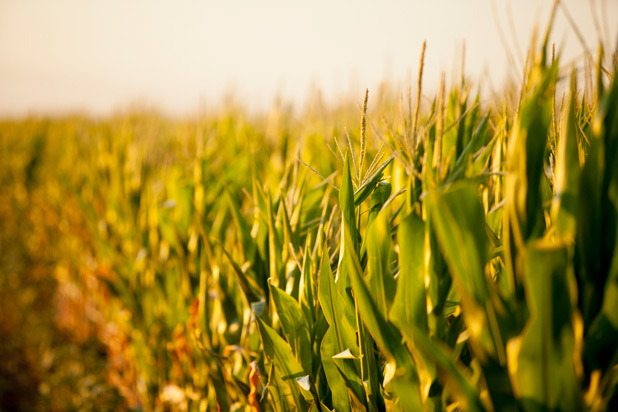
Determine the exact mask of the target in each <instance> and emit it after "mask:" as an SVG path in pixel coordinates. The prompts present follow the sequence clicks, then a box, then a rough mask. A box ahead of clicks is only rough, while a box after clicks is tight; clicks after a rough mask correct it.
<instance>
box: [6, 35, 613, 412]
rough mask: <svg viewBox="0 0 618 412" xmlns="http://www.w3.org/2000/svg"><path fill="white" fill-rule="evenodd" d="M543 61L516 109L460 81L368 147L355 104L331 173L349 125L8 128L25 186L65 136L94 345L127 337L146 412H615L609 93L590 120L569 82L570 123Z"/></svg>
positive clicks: (63, 180)
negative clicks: (92, 306) (90, 281)
mask: <svg viewBox="0 0 618 412" xmlns="http://www.w3.org/2000/svg"><path fill="white" fill-rule="evenodd" d="M545 50H546V45H544V46H543V48H542V50H541V53H540V56H538V55H537V54H535V53H531V56H530V59H529V62H530V63H529V65H528V67H527V68H526V76H525V81H524V84H523V85H522V89H521V91H520V96H521V99H520V101H519V102H518V103H517V105H513V106H510V105H509V104H508V102H498V103H500V104H501V108H500V110H495V109H492V108H488V107H484V106H483V105H481V104H480V99H479V98H478V97H476V98H474V99H471V98H469V95H470V87H469V86H468V85H467V84H466V82H465V80H462V82H461V84H460V85H458V86H456V87H453V88H452V90H451V91H450V92H449V93H448V97H446V96H444V95H441V94H444V93H439V95H438V96H436V99H435V101H434V103H433V105H432V107H431V110H430V111H429V112H428V113H427V114H426V115H425V116H421V117H419V118H418V119H415V120H414V122H413V119H411V118H405V119H404V120H403V122H402V123H403V125H402V126H400V127H399V128H393V126H392V125H391V123H390V122H389V121H385V122H384V123H385V124H384V125H379V126H374V130H375V132H376V133H375V134H376V135H379V137H380V139H373V138H369V137H368V136H367V131H366V130H365V125H366V123H367V122H368V121H369V122H371V117H370V116H371V114H372V113H371V111H369V112H368V109H367V99H365V104H364V106H363V112H362V115H361V127H360V132H359V133H358V135H359V136H360V137H359V138H358V141H356V140H354V141H353V137H354V132H352V133H351V136H350V138H349V140H348V144H347V147H344V148H341V147H340V146H339V142H338V141H336V140H335V141H334V144H335V147H336V148H337V151H335V150H332V156H331V155H328V156H325V155H324V153H325V147H326V144H327V140H329V138H330V136H331V135H332V134H333V133H338V132H340V131H342V130H343V129H344V127H346V126H349V123H346V122H347V119H345V118H339V117H335V118H334V120H332V124H331V125H330V126H328V127H324V128H322V129H320V127H319V124H320V122H318V121H317V120H316V119H308V120H307V122H305V123H306V124H304V125H302V126H301V125H295V126H290V122H283V123H282V124H279V125H277V127H273V126H272V125H270V126H269V127H268V131H267V132H264V131H263V128H262V127H261V126H260V124H259V121H257V120H252V121H247V120H245V119H244V118H243V117H242V116H241V115H240V114H234V115H230V116H225V115H221V116H219V117H216V118H213V119H202V120H200V121H199V122H198V123H196V124H194V125H192V126H194V127H189V128H187V127H177V126H175V125H173V124H156V125H153V124H151V123H149V122H152V120H148V119H130V118H129V119H125V120H122V119H121V120H116V121H114V122H112V121H109V122H103V123H100V124H99V123H89V122H86V123H85V124H84V125H78V126H75V125H74V124H73V123H70V122H69V123H68V126H63V125H64V124H63V123H61V122H57V123H54V122H52V123H51V124H50V125H49V126H48V128H47V129H46V130H45V131H44V132H43V135H42V136H43V137H41V136H40V135H39V134H36V133H31V132H28V131H27V125H25V124H22V125H18V126H14V125H12V124H5V125H3V126H2V128H3V130H8V129H10V128H12V127H17V128H20V127H21V128H22V129H21V130H23V134H24V135H26V137H27V139H25V140H26V141H29V142H31V147H30V148H29V149H28V151H27V152H28V159H29V160H28V161H24V162H22V163H23V164H22V165H21V166H20V167H15V168H12V169H11V171H13V170H20V173H22V174H23V176H22V179H21V180H20V181H19V182H20V183H19V184H20V185H22V186H23V187H25V188H27V187H28V186H29V185H32V184H33V176H34V175H35V174H36V170H37V164H38V162H40V159H41V156H43V154H45V153H47V152H46V150H48V149H46V148H45V144H44V143H42V142H44V141H46V139H51V137H52V136H53V135H54V133H55V132H54V130H58V132H57V133H60V131H62V133H64V134H65V135H66V136H65V139H64V143H63V144H64V145H66V149H67V151H69V153H71V151H72V153H74V154H75V156H74V157H73V159H74V161H73V163H71V164H70V166H71V167H68V166H67V165H66V164H65V165H64V166H63V167H62V168H61V169H59V170H58V178H57V182H56V183H55V184H56V186H55V187H56V189H55V190H56V191H57V192H59V193H67V194H70V196H71V197H70V198H71V199H72V201H75V202H77V203H78V204H79V208H78V210H79V213H80V214H81V215H83V217H84V218H83V226H84V227H85V231H86V233H88V238H87V241H88V242H89V245H88V250H89V251H91V253H92V259H91V260H92V262H91V263H90V267H91V272H94V274H93V275H92V276H95V277H96V279H98V281H99V282H101V285H102V286H101V288H100V289H99V290H97V291H95V292H92V293H93V294H95V295H96V296H106V299H102V300H100V301H98V303H97V304H98V305H99V309H98V310H99V311H100V318H101V319H104V320H105V321H101V323H102V324H107V323H109V324H113V325H116V326H117V327H118V328H119V329H120V330H122V331H123V333H122V334H121V337H120V338H119V339H120V341H121V342H120V343H117V342H116V343H109V344H108V346H107V347H108V351H109V353H112V352H113V351H114V350H117V349H118V348H117V347H116V348H115V347H114V346H113V345H114V344H115V345H122V348H123V350H122V351H121V352H122V354H123V358H122V362H121V363H120V365H121V367H120V369H121V370H122V369H123V368H124V370H125V372H126V371H127V370H130V371H133V372H134V375H130V374H129V373H128V372H127V375H126V379H125V380H122V379H120V381H122V382H116V386H117V387H118V389H119V390H120V393H121V394H123V396H125V397H128V396H130V395H134V397H135V398H136V399H138V401H136V404H138V405H140V406H141V407H142V408H143V409H144V410H150V409H154V410H165V409H168V408H169V409H174V408H178V409H185V408H187V409H189V410H215V409H216V408H220V409H221V410H239V409H241V410H251V409H253V410H277V411H278V410H286V411H287V410H311V411H325V410H337V411H352V410H367V411H383V410H403V411H409V410H436V411H446V410H448V411H451V410H470V411H484V410H487V411H492V410H493V411H496V410H500V411H502V410H513V411H537V410H538V411H541V410H542V411H545V410H561V411H562V410H564V411H567V410H590V411H600V410H607V409H610V408H612V407H615V406H616V402H618V401H617V399H616V385H617V384H618V374H617V373H618V372H617V371H618V369H617V368H618V315H617V314H618V236H617V232H618V84H617V83H616V82H615V80H614V79H615V74H614V75H605V74H603V73H602V70H601V69H599V73H598V76H597V82H598V83H600V84H598V85H597V87H596V89H595V90H596V95H595V98H594V100H591V99H588V100H586V99H585V98H584V96H583V94H582V93H580V92H579V90H578V88H577V83H576V75H575V74H573V76H572V77H571V82H570V90H569V95H568V98H567V100H566V104H565V105H564V109H563V110H562V111H560V110H559V109H557V108H556V106H555V93H556V89H557V88H559V87H561V86H562V83H563V80H562V79H561V78H560V76H559V73H560V71H559V61H558V60H555V61H554V62H552V63H551V64H548V63H547V62H546V61H545V60H546V58H545V56H546V51H545ZM613 70H614V73H616V68H615V67H614V68H613ZM607 73H609V71H607ZM606 78H608V79H609V80H610V81H609V84H608V85H607V87H605V85H604V84H603V82H604V79H606ZM556 110H557V111H558V112H555V111H556ZM411 112H412V111H411V110H410V113H411ZM396 113H398V111H397V110H396V108H394V107H388V106H387V107H385V108H384V113H383V115H384V116H383V118H384V119H387V118H388V116H395V115H396ZM338 115H339V114H338V113H337V116H338ZM319 120H320V121H321V122H323V123H326V120H328V119H319ZM323 123H322V124H323ZM413 123H414V128H412V127H408V126H409V125H411V124H413ZM307 124H309V125H311V127H309V126H307ZM155 126H156V127H155ZM63 127H66V130H64V129H62V128H63ZM310 128H314V129H315V130H309V129H310ZM80 130H81V131H80ZM187 130H189V132H187ZM295 135H298V138H299V148H298V152H297V153H298V154H299V157H300V158H302V162H301V161H299V160H300V159H291V158H290V157H289V151H290V149H289V147H288V146H289V145H290V144H291V142H292V139H291V136H295ZM37 136H38V137H37ZM28 139H29V140H28ZM301 139H303V140H302V141H301ZM378 140H379V141H380V142H381V146H380V147H378V146H377V142H378ZM3 144H5V143H3ZM330 146H331V145H330V144H329V147H330ZM21 150H22V152H24V151H25V149H21ZM355 150H356V152H357V153H358V155H357V154H355ZM5 153H8V148H6V149H4V146H3V151H2V154H3V156H5ZM55 155H56V156H60V155H59V154H55ZM7 157H8V156H7ZM63 159H64V158H63ZM370 160H371V161H370ZM303 163H306V164H307V165H310V167H311V168H312V169H314V170H313V171H312V170H311V169H310V168H308V167H306V165H304V164H303ZM314 172H317V173H314ZM15 173H17V172H15ZM320 174H321V175H320ZM323 176H326V177H323ZM2 178H3V180H6V182H8V183H5V182H4V181H3V184H4V185H10V184H15V183H14V180H15V179H12V178H11V179H9V177H7V176H2ZM15 190H16V191H17V190H18V189H15ZM21 190H23V188H22V189H21ZM16 193H19V192H18V191H17V192H16ZM14 197H15V199H12V200H11V201H13V200H14V201H17V200H19V199H18V198H19V196H17V195H16V196H14ZM57 198H58V197H57ZM56 207H57V208H60V205H57V206H56ZM76 213H77V212H76ZM67 236H69V235H67ZM71 236H73V235H71ZM73 238H75V237H67V239H73ZM62 247H65V246H62ZM67 250H68V249H67ZM72 253H74V255H75V256H77V255H79V254H80V251H79V250H77V251H75V250H73V251H72ZM72 256H73V255H72ZM83 281H84V282H86V280H83ZM114 348H115V349H114ZM118 373H120V372H118ZM122 376H123V377H125V375H122ZM134 406H137V405H134Z"/></svg>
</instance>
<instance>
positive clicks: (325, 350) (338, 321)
mask: <svg viewBox="0 0 618 412" xmlns="http://www.w3.org/2000/svg"><path fill="white" fill-rule="evenodd" d="M318 293H319V302H320V307H321V308H322V311H323V313H324V317H325V318H326V321H327V322H328V324H329V325H330V327H329V328H328V330H327V331H326V334H325V335H324V338H323V339H322V343H321V346H320V354H321V358H322V365H323V367H324V373H325V375H326V379H327V381H328V384H329V386H330V387H331V391H332V395H333V406H334V407H335V409H336V410H344V411H349V410H351V409H350V408H351V406H350V403H349V400H348V396H347V389H346V385H345V382H344V381H343V380H342V378H341V376H340V374H339V372H338V370H337V366H336V365H335V361H334V360H333V359H332V357H333V356H336V355H338V354H340V353H342V352H344V351H346V350H350V351H351V352H352V353H353V354H354V356H356V357H358V353H359V352H358V342H357V340H356V333H355V328H354V327H353V326H352V325H353V324H352V323H351V322H350V320H349V317H350V315H347V316H346V313H347V312H350V311H351V312H352V313H351V316H354V313H353V305H350V304H349V303H347V302H346V300H344V298H343V297H342V296H341V295H340V293H339V289H338V288H337V286H336V285H335V280H334V277H333V273H332V271H331V268H330V263H329V261H328V254H327V253H326V252H325V253H324V254H323V257H322V264H321V268H320V280H319V284H318ZM359 365H360V363H359V362H358V361H355V362H352V363H349V362H346V363H343V364H340V368H341V371H342V372H343V374H344V375H345V376H346V377H347V379H348V380H353V381H356V383H357V384H356V385H354V387H357V388H362V380H361V379H360V376H359V373H358V368H359ZM357 396H358V397H359V398H361V399H365V394H364V393H362V394H357Z"/></svg>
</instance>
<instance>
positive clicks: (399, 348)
mask: <svg viewBox="0 0 618 412" xmlns="http://www.w3.org/2000/svg"><path fill="white" fill-rule="evenodd" d="M344 241H345V242H346V244H347V245H348V246H347V247H350V246H351V244H352V238H351V235H350V232H349V231H347V230H346V231H345V232H344ZM346 264H347V265H348V270H349V276H350V283H351V285H352V290H353V291H354V296H355V298H356V307H357V310H358V313H359V314H360V317H361V318H362V320H363V322H364V324H365V325H366V326H367V329H368V331H369V333H371V336H372V337H373V339H374V340H375V342H376V344H377V345H378V347H379V348H380V349H381V350H382V351H384V354H385V355H386V356H387V357H390V358H391V359H392V360H393V361H395V362H396V365H397V369H396V372H395V375H394V377H393V378H392V382H391V384H392V385H391V386H392V388H393V390H394V391H396V392H397V395H398V396H399V398H400V402H402V405H403V404H404V403H405V405H406V409H407V408H408V407H411V408H412V409H410V410H419V409H420V408H421V405H422V403H421V397H420V387H419V379H418V375H417V371H416V368H415V367H414V365H413V362H412V358H411V356H410V354H409V353H408V352H407V351H406V350H405V348H404V346H403V345H402V343H401V341H402V336H401V334H400V333H399V331H398V330H397V328H395V326H393V325H392V324H391V323H389V322H388V321H387V320H386V319H385V318H384V316H382V314H381V312H380V310H379V309H378V307H377V304H376V302H375V301H374V300H373V299H372V298H371V293H370V292H369V289H368V288H367V285H366V284H365V282H364V280H363V279H362V275H361V274H362V268H361V266H360V261H359V260H358V256H357V255H356V253H355V252H353V251H352V250H351V251H350V253H348V254H347V261H346ZM367 356H370V354H367Z"/></svg>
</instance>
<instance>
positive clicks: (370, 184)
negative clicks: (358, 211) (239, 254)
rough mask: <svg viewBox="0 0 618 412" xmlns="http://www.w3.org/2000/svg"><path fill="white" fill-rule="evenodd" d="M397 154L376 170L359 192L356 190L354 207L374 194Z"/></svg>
mask: <svg viewBox="0 0 618 412" xmlns="http://www.w3.org/2000/svg"><path fill="white" fill-rule="evenodd" d="M397 154H398V153H393V154H392V155H391V156H390V157H389V158H388V159H386V160H385V161H384V162H382V163H381V164H380V166H378V167H377V168H376V169H375V171H374V172H373V173H372V175H371V176H370V177H368V178H367V179H365V183H363V184H362V186H361V187H359V188H358V190H356V192H355V193H354V205H355V206H359V205H360V204H361V203H363V202H364V201H365V199H367V198H368V197H369V196H370V195H371V194H372V193H373V191H374V190H375V188H376V186H377V184H378V182H379V181H380V179H382V175H383V173H384V169H386V167H387V166H388V165H389V164H390V163H391V162H392V161H393V159H394V158H395V156H397ZM346 158H347V154H346ZM345 168H346V166H345V165H344V173H345Z"/></svg>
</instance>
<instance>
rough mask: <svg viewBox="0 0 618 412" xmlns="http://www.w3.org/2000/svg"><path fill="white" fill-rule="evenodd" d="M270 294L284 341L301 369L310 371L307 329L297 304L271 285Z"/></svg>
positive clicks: (309, 347) (309, 345)
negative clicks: (279, 321) (294, 355)
mask: <svg viewBox="0 0 618 412" xmlns="http://www.w3.org/2000/svg"><path fill="white" fill-rule="evenodd" d="M270 293H271V298H272V301H273V302H274V304H275V307H276V308H277V315H278V316H279V319H280V320H281V326H282V327H283V333H284V334H285V337H286V340H287V341H288V343H289V344H290V346H291V347H292V349H293V351H294V353H295V354H296V359H297V360H298V361H299V362H300V364H301V365H302V366H303V369H304V370H306V371H311V357H312V354H311V343H310V339H309V328H308V326H307V322H306V321H305V317H304V315H303V312H302V310H301V308H300V306H299V304H298V302H297V301H296V300H295V299H294V298H293V297H291V296H290V295H288V294H287V293H285V292H284V291H283V290H281V289H279V288H278V287H276V286H275V285H273V284H271V285H270Z"/></svg>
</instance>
